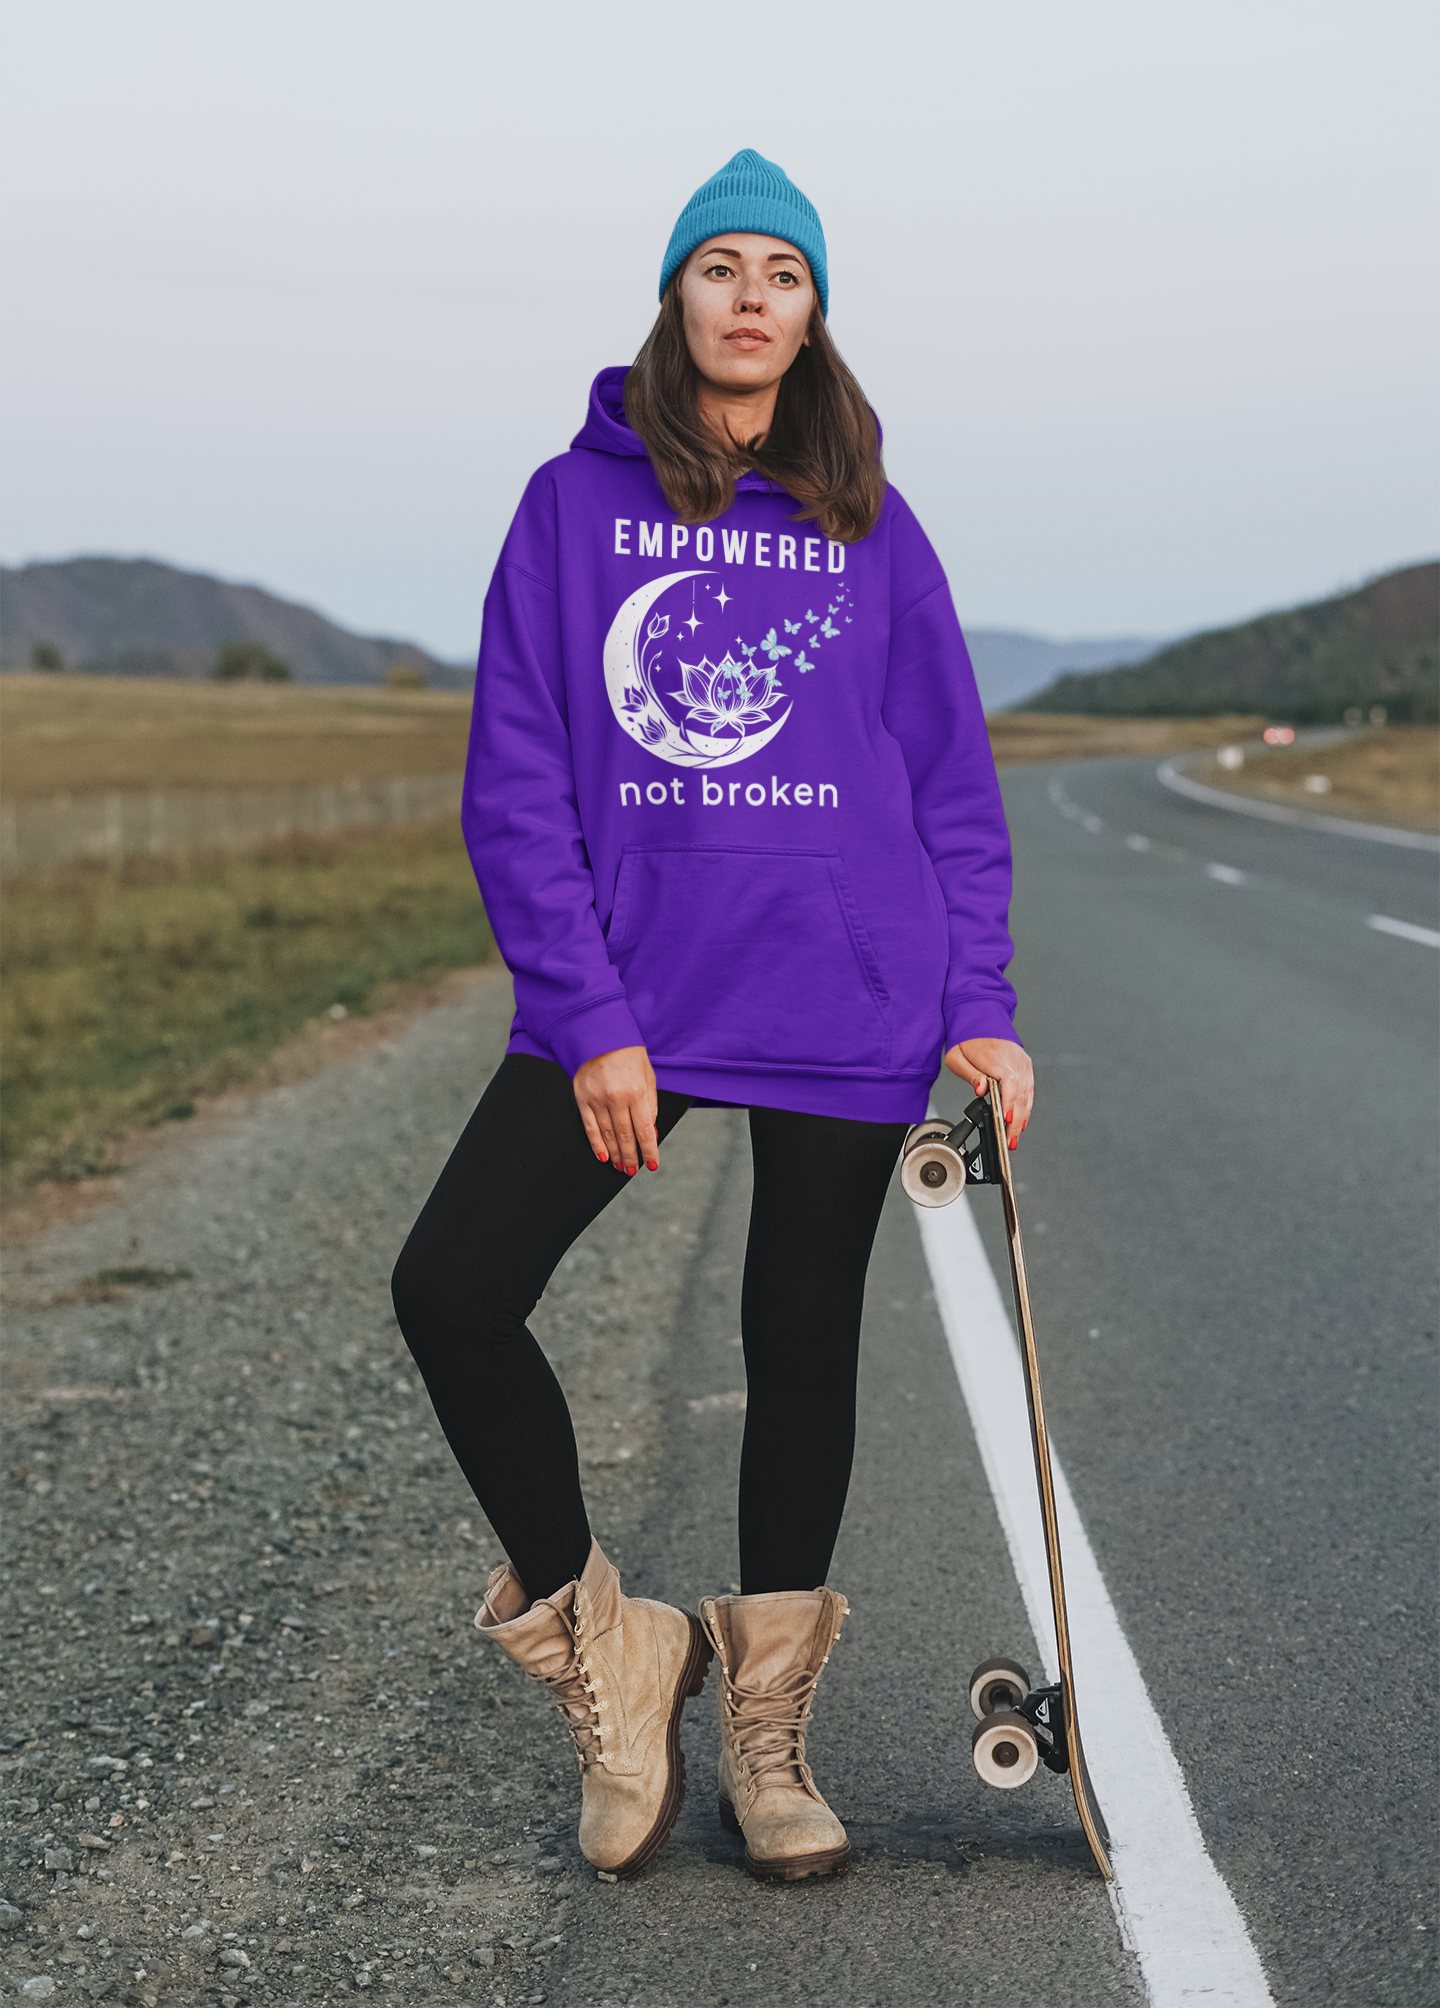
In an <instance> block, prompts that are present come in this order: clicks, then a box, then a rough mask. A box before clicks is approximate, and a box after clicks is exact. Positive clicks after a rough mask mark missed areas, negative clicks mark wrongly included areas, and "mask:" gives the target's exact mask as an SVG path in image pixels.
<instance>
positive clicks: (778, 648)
mask: <svg viewBox="0 0 1440 2008" xmlns="http://www.w3.org/2000/svg"><path fill="white" fill-rule="evenodd" d="M787 625H788V623H787ZM836 632H837V633H838V632H839V630H838V629H837V630H836ZM760 646H761V648H762V649H763V650H764V652H765V654H766V655H768V656H769V658H770V660H771V662H772V663H777V662H778V661H779V660H780V658H781V656H782V655H791V654H793V653H794V651H793V650H792V649H788V648H786V646H785V644H784V642H783V641H780V640H778V639H777V637H776V634H775V630H774V628H773V627H772V628H771V630H770V632H769V634H767V635H766V637H765V639H764V641H762V642H761V644H760ZM750 653H751V654H752V655H753V654H754V653H755V651H754V650H753V649H751V650H750Z"/></svg>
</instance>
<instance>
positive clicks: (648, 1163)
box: [645, 1157, 660, 1171]
mask: <svg viewBox="0 0 1440 2008" xmlns="http://www.w3.org/2000/svg"><path fill="white" fill-rule="evenodd" d="M645 1169H646V1170H647V1171H658V1170H659V1169H660V1162H659V1159H658V1158H653V1157H647V1158H646V1160H645Z"/></svg>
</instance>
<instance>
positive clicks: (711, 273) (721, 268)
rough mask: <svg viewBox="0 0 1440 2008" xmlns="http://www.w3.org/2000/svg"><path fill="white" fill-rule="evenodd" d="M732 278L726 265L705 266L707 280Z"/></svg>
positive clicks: (732, 275) (731, 273)
mask: <svg viewBox="0 0 1440 2008" xmlns="http://www.w3.org/2000/svg"><path fill="white" fill-rule="evenodd" d="M734 276H735V275H734V273H733V272H732V271H731V270H730V267H729V266H728V265H707V266H706V267H705V277H706V278H707V279H733V278H734Z"/></svg>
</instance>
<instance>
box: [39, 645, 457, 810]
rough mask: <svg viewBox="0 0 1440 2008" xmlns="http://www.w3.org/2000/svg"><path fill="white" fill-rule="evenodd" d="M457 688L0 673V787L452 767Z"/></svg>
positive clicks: (288, 782) (360, 774)
mask: <svg viewBox="0 0 1440 2008" xmlns="http://www.w3.org/2000/svg"><path fill="white" fill-rule="evenodd" d="M469 725H470V698H469V695H468V693H466V692H464V691H439V690H433V691H432V690H353V689H348V688H339V687H332V686H329V685H322V686H316V685H307V684H283V683H282V684H275V683H229V684H226V683H179V682H159V681H152V680H150V679H148V678H141V677H119V676H24V675H7V676H0V798H3V799H4V800H5V801H7V802H28V801H36V800H38V799H43V798H44V797H46V796H53V795H57V794H67V795H102V794H107V793H111V792H126V791H139V790H145V789H152V788H154V789H165V788H284V787H294V786H300V785H303V784H305V783H307V782H328V781H348V780H359V781H372V780H380V781H390V780H395V779H397V778H398V777H400V776H402V775H405V776H409V775H412V774H449V773H458V772H459V770H460V769H461V768H462V767H463V766H464V764H465V741H466V736H467V733H468V730H469Z"/></svg>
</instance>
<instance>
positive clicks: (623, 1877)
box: [605, 1613, 714, 1882]
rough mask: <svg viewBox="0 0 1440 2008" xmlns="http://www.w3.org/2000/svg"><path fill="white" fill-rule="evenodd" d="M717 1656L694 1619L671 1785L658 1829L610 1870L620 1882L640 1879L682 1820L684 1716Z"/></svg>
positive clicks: (670, 1751)
mask: <svg viewBox="0 0 1440 2008" xmlns="http://www.w3.org/2000/svg"><path fill="white" fill-rule="evenodd" d="M687 1616H688V1613H687ZM713 1657H714V1651H713V1648H712V1647H711V1644H710V1641H709V1639H707V1638H706V1636H705V1631H704V1627H703V1626H702V1625H701V1623H700V1620H699V1618H696V1617H691V1618H690V1656H689V1658H688V1659H687V1660H686V1662H685V1665H684V1668H683V1670H682V1672H681V1675H680V1679H679V1681H678V1682H677V1684H676V1688H675V1706H674V1708H673V1709H672V1710H671V1711H670V1726H669V1728H668V1729H667V1730H666V1732H665V1756H666V1760H667V1762H668V1764H669V1767H670V1782H669V1784H668V1785H667V1787H666V1791H665V1800H664V1804H663V1805H662V1806H661V1808H660V1813H659V1817H658V1818H657V1819H656V1822H655V1824H654V1826H653V1827H652V1828H651V1829H650V1831H649V1833H648V1834H647V1835H646V1836H645V1838H644V1840H643V1841H642V1842H641V1843H640V1846H639V1847H638V1848H637V1849H636V1850H635V1852H634V1854H633V1855H631V1856H630V1857H629V1859H628V1860H627V1861H623V1862H621V1863H620V1864H619V1865H618V1866H617V1867H615V1868H607V1869H606V1871H605V1873H606V1875H611V1876H614V1877H615V1879H616V1881H617V1882H628V1881H629V1880H630V1878H631V1876H638V1875H639V1874H640V1872H641V1870H642V1869H647V1868H648V1867H649V1866H650V1864H651V1862H653V1861H654V1859H655V1857H656V1855H658V1854H659V1852H660V1850H661V1848H663V1847H664V1845H665V1843H666V1842H667V1841H668V1840H669V1838H670V1835H671V1832H672V1830H673V1829H674V1826H675V1822H676V1821H677V1820H678V1819H679V1817H680V1808H681V1807H682V1806H683V1805H684V1803H685V1752H684V1751H683V1750H682V1749H681V1748H680V1717H681V1714H682V1713H683V1711H684V1707H685V1704H686V1702H687V1701H690V1700H693V1698H694V1697H695V1696H696V1695H697V1694H699V1693H700V1692H701V1690H702V1689H703V1687H704V1685H705V1676H706V1675H707V1674H708V1673H709V1671H710V1661H711V1660H712V1658H713Z"/></svg>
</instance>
